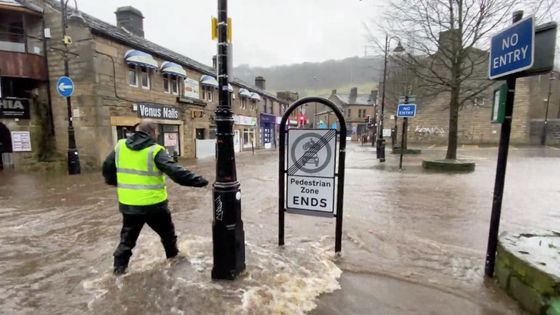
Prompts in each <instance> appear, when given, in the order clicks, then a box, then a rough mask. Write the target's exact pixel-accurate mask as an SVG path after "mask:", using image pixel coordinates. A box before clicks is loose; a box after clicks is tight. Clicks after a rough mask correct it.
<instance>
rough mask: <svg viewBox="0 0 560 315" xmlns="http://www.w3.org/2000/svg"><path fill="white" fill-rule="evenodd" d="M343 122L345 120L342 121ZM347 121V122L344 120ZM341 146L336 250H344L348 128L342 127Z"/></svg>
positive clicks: (336, 251)
mask: <svg viewBox="0 0 560 315" xmlns="http://www.w3.org/2000/svg"><path fill="white" fill-rule="evenodd" d="M340 122H341V124H342V123H343V122H344V121H340ZM344 123H345V122H344ZM339 136H340V148H339V149H338V185H337V193H336V196H337V201H336V229H335V240H334V252H335V253H340V251H342V218H343V217H344V215H343V211H344V174H345V168H344V165H345V163H346V128H342V126H341V128H340V133H339Z"/></svg>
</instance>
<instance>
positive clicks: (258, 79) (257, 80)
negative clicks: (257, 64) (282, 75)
mask: <svg viewBox="0 0 560 315" xmlns="http://www.w3.org/2000/svg"><path fill="white" fill-rule="evenodd" d="M255 85H256V86H257V87H258V88H259V89H261V90H266V80H265V79H264V78H263V77H261V76H258V77H255Z"/></svg>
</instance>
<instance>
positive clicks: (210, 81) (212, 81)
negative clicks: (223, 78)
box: [200, 75, 218, 88]
mask: <svg viewBox="0 0 560 315" xmlns="http://www.w3.org/2000/svg"><path fill="white" fill-rule="evenodd" d="M200 84H202V85H206V86H211V87H213V88H218V81H217V80H216V78H214V77H213V76H209V75H203V76H202V77H200Z"/></svg>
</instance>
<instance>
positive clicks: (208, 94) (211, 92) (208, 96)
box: [206, 87, 214, 102]
mask: <svg viewBox="0 0 560 315" xmlns="http://www.w3.org/2000/svg"><path fill="white" fill-rule="evenodd" d="M213 96H214V89H212V88H211V87H209V88H207V90H206V99H207V100H208V101H209V102H212V98H213Z"/></svg>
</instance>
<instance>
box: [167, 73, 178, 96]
mask: <svg viewBox="0 0 560 315" xmlns="http://www.w3.org/2000/svg"><path fill="white" fill-rule="evenodd" d="M163 91H164V92H165V93H171V94H174V95H177V94H179V78H178V77H177V76H174V75H168V74H164V75H163Z"/></svg>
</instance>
